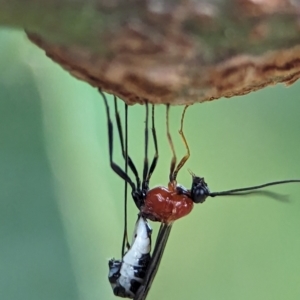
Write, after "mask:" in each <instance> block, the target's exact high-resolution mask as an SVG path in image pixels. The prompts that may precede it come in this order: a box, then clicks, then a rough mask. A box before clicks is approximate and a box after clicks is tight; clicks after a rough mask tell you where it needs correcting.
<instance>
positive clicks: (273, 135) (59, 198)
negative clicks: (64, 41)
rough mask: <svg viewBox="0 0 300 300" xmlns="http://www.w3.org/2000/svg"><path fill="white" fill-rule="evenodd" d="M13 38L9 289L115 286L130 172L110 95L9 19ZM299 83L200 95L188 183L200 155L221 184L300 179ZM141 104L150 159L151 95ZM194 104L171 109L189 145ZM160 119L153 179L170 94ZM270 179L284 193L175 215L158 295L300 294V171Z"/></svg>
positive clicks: (14, 292) (133, 136) (164, 173)
mask: <svg viewBox="0 0 300 300" xmlns="http://www.w3.org/2000/svg"><path fill="white" fill-rule="evenodd" d="M0 45H1V46H0V124H1V125H0V145H1V147H0V160H1V164H0V165H1V168H0V187H1V188H0V298H1V299H5V300H69V299H70V300H71V299H72V300H77V299H78V300H99V299H101V300H102V299H108V300H109V299H116V298H115V297H114V296H113V294H112V291H111V287H110V285H109V283H108V280H107V272H108V267H107V262H108V259H109V258H111V257H113V256H114V257H117V258H118V257H119V255H120V254H119V253H120V244H121V237H122V224H123V223H122V222H123V211H122V204H123V187H124V184H123V182H122V180H121V179H119V178H118V177H117V176H116V175H115V174H114V173H113V172H112V171H111V169H110V167H109V164H108V149H107V132H106V118H105V111H104V106H103V102H102V99H101V98H100V96H99V95H98V93H97V91H96V90H95V89H93V88H92V87H90V86H89V85H87V84H86V83H83V82H81V81H78V80H76V79H74V78H72V77H71V76H70V75H69V74H68V73H67V72H65V71H64V70H62V69H61V68H60V67H59V66H58V65H56V64H55V63H53V62H52V61H51V60H50V59H48V58H47V57H46V56H45V55H44V53H43V51H41V50H39V49H38V48H37V47H35V46H34V45H32V44H31V43H30V42H29V41H28V40H27V39H26V37H25V35H24V34H23V33H22V32H17V31H12V30H6V29H2V30H1V31H0ZM299 92H300V84H299V83H296V84H294V85H293V86H291V87H289V88H286V87H284V86H281V85H280V86H276V87H272V88H266V89H264V90H261V91H259V92H256V93H252V94H250V95H246V96H243V97H235V98H232V99H229V100H228V99H223V100H218V101H213V102H211V103H204V104H198V105H194V106H193V107H191V108H189V109H188V110H187V114H186V120H185V133H186V137H187V139H188V141H189V144H190V148H191V154H192V155H191V158H190V160H189V161H188V163H187V165H186V166H185V167H184V169H183V170H182V171H181V172H180V174H179V177H178V180H179V182H180V183H181V184H183V185H185V186H187V187H189V186H190V183H191V178H190V175H189V173H188V172H187V169H188V168H190V169H191V170H192V171H193V172H194V173H196V174H198V175H201V176H205V178H206V181H207V182H208V183H209V186H210V188H211V190H212V191H219V190H224V189H230V188H237V187H244V186H247V185H255V184H260V183H264V182H267V181H272V180H280V179H289V178H300V159H299V154H300V136H299V129H300V117H299V116H300V99H299V98H300V97H299ZM110 99H111V98H110ZM111 103H112V102H111ZM119 107H120V110H121V108H123V103H122V102H120V104H119ZM129 111H130V131H129V132H130V154H131V156H132V157H133V158H134V160H135V162H136V164H137V166H138V168H139V169H140V170H141V168H142V159H143V136H142V128H143V125H142V124H143V119H144V107H142V106H134V107H132V108H130V110H129ZM181 112H182V107H175V108H172V110H171V126H172V129H173V131H172V134H173V137H174V142H175V145H176V149H177V154H178V158H179V157H181V156H182V155H183V154H184V153H185V150H184V147H183V146H182V143H181V140H180V137H179V135H178V133H177V132H178V129H179V125H180V115H181ZM157 128H158V133H159V137H158V138H159V152H160V159H159V163H158V167H157V170H156V172H155V173H154V176H153V179H152V185H153V186H154V185H158V184H166V183H167V181H168V170H169V164H170V150H169V147H168V144H167V141H166V137H165V107H164V106H159V107H158V108H157ZM115 145H116V146H115V157H116V160H117V162H118V163H120V164H122V165H123V161H122V159H121V156H120V153H119V147H118V144H117V140H116V143H115ZM150 153H151V154H152V153H153V148H151V151H150ZM268 190H270V191H273V192H277V193H279V194H280V195H281V196H280V199H277V200H275V199H272V198H270V197H266V195H263V194H257V195H252V196H247V197H224V198H214V199H208V200H207V202H206V203H204V204H202V205H201V204H198V205H197V206H195V209H194V211H193V212H192V213H191V215H189V216H188V217H187V218H185V219H182V220H180V221H178V222H177V223H175V225H174V228H173V231H172V234H171V236H170V240H169V243H168V245H167V249H166V252H165V255H164V258H163V261H162V264H161V267H160V270H159V272H158V275H157V277H156V280H155V282H154V285H153V287H152V290H151V292H150V294H149V298H148V299H149V300H151V299H166V300H171V299H172V300H175V299H207V300H210V299H222V300H227V299H228V300H229V299H230V300H235V299H236V300H240V299H243V300H247V299H249V300H250V299H264V300H265V299H272V300H275V299H278V300H279V299H288V300H292V299H295V300H296V299H299V298H300V199H299V195H300V184H290V185H285V186H278V187H273V188H269V189H268ZM129 210H130V215H129V223H130V231H131V230H132V227H133V225H134V222H135V218H136V213H137V210H136V208H135V207H134V205H133V204H132V203H131V202H130V207H129ZM153 227H154V231H156V230H157V226H155V225H153Z"/></svg>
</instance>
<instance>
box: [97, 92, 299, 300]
mask: <svg viewBox="0 0 300 300" xmlns="http://www.w3.org/2000/svg"><path fill="white" fill-rule="evenodd" d="M99 92H100V93H101V95H102V97H103V99H104V103H105V106H106V112H107V122H108V141H109V158H110V166H111V168H112V169H113V170H114V172H115V173H117V174H118V175H119V176H120V177H121V178H122V179H123V180H124V181H125V182H126V183H127V184H129V186H130V187H131V189H132V191H131V195H132V198H133V200H134V202H135V204H136V206H137V208H138V209H139V211H140V215H141V216H143V217H144V218H148V219H150V220H152V221H159V222H161V226H160V229H159V233H158V236H157V240H156V243H155V247H154V250H153V253H152V258H151V260H150V262H149V265H148V267H147V269H146V273H145V276H144V279H143V281H142V282H141V284H140V287H139V288H138V290H137V293H136V295H135V297H134V299H135V300H142V299H146V296H147V293H148V291H149V289H150V287H151V285H152V282H153V280H154V277H155V275H156V272H157V270H158V267H159V264H160V261H161V258H162V255H163V253H164V249H165V246H166V243H167V240H168V237H169V234H170V231H171V228H172V224H173V222H174V221H175V220H177V219H179V218H182V217H184V216H186V215H187V214H189V213H190V212H191V210H192V209H193V205H194V203H203V202H204V201H205V200H206V198H207V197H217V196H226V195H235V194H245V193H251V192H254V191H256V190H258V189H262V188H264V187H268V186H272V185H278V184H285V183H292V182H298V183H299V182H300V180H299V179H292V180H282V181H274V182H269V183H266V184H262V185H256V186H251V187H245V188H238V189H231V190H226V191H221V192H210V189H209V187H208V185H207V183H206V182H205V180H204V178H202V177H199V176H196V175H195V174H193V173H192V172H190V174H191V176H192V184H191V188H190V189H187V188H185V187H183V186H181V185H179V184H177V181H176V178H177V174H178V172H179V170H180V169H181V168H182V167H183V166H184V164H185V163H186V161H187V160H188V159H189V157H190V150H189V146H188V143H187V141H186V139H185V136H184V133H183V121H184V116H185V112H186V109H187V106H186V107H185V109H184V111H183V114H182V118H181V129H180V131H179V133H180V135H181V138H182V140H183V143H184V145H185V147H186V151H187V153H186V155H185V156H184V157H183V158H182V159H181V160H180V162H179V163H178V165H177V166H176V154H175V149H174V145H173V142H172V138H171V135H170V129H169V105H167V106H166V108H167V109H166V127H167V138H168V142H169V145H170V148H171V151H172V159H171V165H170V172H169V183H168V186H167V187H166V186H158V187H155V188H152V189H150V188H149V183H150V178H151V175H152V174H153V172H154V170H155V167H156V164H157V160H158V145H157V138H156V130H155V124H154V118H155V117H154V106H152V137H153V142H154V146H155V155H154V158H153V160H152V163H151V165H150V168H149V166H148V114H149V112H148V104H147V103H145V107H146V118H145V131H144V138H145V149H144V151H145V155H144V167H143V178H142V182H141V180H140V179H139V175H138V172H137V170H136V168H135V165H134V163H133V161H132V159H131V158H130V156H129V155H128V151H127V148H126V146H124V141H123V135H122V127H121V122H120V117H119V115H118V112H117V106H116V98H115V115H116V121H117V127H118V132H119V138H120V143H121V148H122V154H123V157H124V159H125V165H127V164H128V167H129V168H130V169H131V171H132V173H133V174H134V176H135V179H136V183H134V182H133V181H132V180H131V179H130V177H129V176H128V174H127V172H125V171H123V170H122V168H121V167H120V166H118V165H117V164H115V163H114V161H113V125H112V121H111V118H110V113H109V106H108V103H107V99H106V97H105V94H104V93H102V91H101V90H99ZM125 119H126V117H125ZM126 120H127V119H126ZM125 126H126V127H127V125H126V121H125ZM125 134H126V129H125ZM125 140H127V139H126V137H125ZM126 143H127V142H126ZM125 202H126V201H125ZM125 229H126V222H125ZM125 231H126V230H125ZM125 241H126V234H124V238H123V246H122V249H124V245H125ZM122 255H124V252H123V250H122Z"/></svg>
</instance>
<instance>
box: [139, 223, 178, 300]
mask: <svg viewBox="0 0 300 300" xmlns="http://www.w3.org/2000/svg"><path fill="white" fill-rule="evenodd" d="M172 225H173V224H172V223H170V224H161V225H160V228H159V232H158V235H157V239H156V243H155V247H154V250H153V254H152V259H151V262H150V264H149V266H148V269H147V271H146V276H145V279H144V282H143V284H142V285H141V286H140V288H139V289H138V291H137V293H136V296H135V298H134V300H145V299H146V298H147V295H148V292H149V290H150V288H151V285H152V282H153V280H154V278H155V275H156V273H157V271H158V268H159V265H160V261H161V259H162V256H163V253H164V250H165V247H166V244H167V241H168V238H169V235H170V232H171V229H172Z"/></svg>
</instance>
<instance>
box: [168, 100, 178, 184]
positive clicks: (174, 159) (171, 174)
mask: <svg viewBox="0 0 300 300" xmlns="http://www.w3.org/2000/svg"><path fill="white" fill-rule="evenodd" d="M169 110H170V104H167V110H166V126H167V137H168V142H169V145H170V148H171V151H172V154H173V156H172V160H171V165H170V174H169V181H170V182H172V181H173V180H174V170H175V166H176V160H177V159H176V153H175V148H174V144H173V140H172V137H171V134H170V125H169Z"/></svg>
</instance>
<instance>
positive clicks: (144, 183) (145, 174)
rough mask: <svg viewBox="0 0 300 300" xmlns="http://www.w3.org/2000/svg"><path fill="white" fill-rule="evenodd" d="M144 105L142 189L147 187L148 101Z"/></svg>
mask: <svg viewBox="0 0 300 300" xmlns="http://www.w3.org/2000/svg"><path fill="white" fill-rule="evenodd" d="M145 106H146V119H145V157H144V169H143V183H142V189H143V190H145V189H147V186H146V182H147V177H148V169H149V166H148V118H149V109H148V102H146V103H145Z"/></svg>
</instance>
